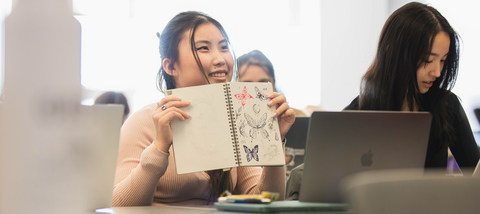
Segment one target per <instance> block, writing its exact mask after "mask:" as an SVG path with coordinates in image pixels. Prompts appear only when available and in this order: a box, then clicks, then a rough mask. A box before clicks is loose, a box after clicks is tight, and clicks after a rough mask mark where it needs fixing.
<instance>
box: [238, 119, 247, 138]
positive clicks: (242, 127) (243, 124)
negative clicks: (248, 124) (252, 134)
mask: <svg viewBox="0 0 480 214" xmlns="http://www.w3.org/2000/svg"><path fill="white" fill-rule="evenodd" d="M238 131H239V132H240V136H242V137H244V138H245V137H247V133H246V132H245V122H244V121H242V124H241V125H240V127H239V128H238Z"/></svg>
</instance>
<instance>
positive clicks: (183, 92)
mask: <svg viewBox="0 0 480 214" xmlns="http://www.w3.org/2000/svg"><path fill="white" fill-rule="evenodd" d="M271 92H273V88H272V84H271V83H257V82H255V83H248V82H230V83H217V84H209V85H202V86H193V87H186V88H178V89H173V90H168V91H167V92H166V94H167V95H173V96H177V97H180V98H181V99H182V100H185V101H190V102H191V103H190V105H189V106H188V107H185V108H182V110H184V111H185V112H186V113H188V114H189V115H190V116H191V118H189V119H186V120H184V121H180V120H172V122H171V127H172V134H173V155H174V158H175V164H176V170H177V174H185V173H192V172H199V171H208V170H215V169H225V168H231V167H238V166H278V165H284V164H285V157H284V152H283V147H282V142H281V139H280V132H279V128H278V120H277V118H272V117H271V115H272V113H273V112H274V111H275V109H276V108H275V106H272V107H269V106H268V102H269V101H270V98H268V94H270V93H271Z"/></svg>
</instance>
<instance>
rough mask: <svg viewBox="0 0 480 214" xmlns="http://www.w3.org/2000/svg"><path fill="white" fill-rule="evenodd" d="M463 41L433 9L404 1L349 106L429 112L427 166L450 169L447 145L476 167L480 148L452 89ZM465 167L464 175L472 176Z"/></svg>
mask: <svg viewBox="0 0 480 214" xmlns="http://www.w3.org/2000/svg"><path fill="white" fill-rule="evenodd" d="M459 45H460V42H459V36H458V35H457V33H456V32H455V31H454V30H453V28H452V27H451V26H450V24H449V23H448V21H447V20H446V19H445V18H444V17H443V16H442V15H441V14H440V13H439V12H438V11H437V10H436V9H435V8H433V7H431V6H428V5H425V4H421V3H417V2H412V3H408V4H406V5H404V6H403V7H401V8H399V9H398V10H396V11H395V12H394V13H393V14H392V15H391V16H390V17H389V18H388V20H387V21H386V23H385V25H384V27H383V30H382V32H381V35H380V40H379V44H378V50H377V54H376V56H375V58H374V60H373V63H372V64H371V65H370V68H369V69H368V70H367V72H366V74H365V75H364V76H363V79H362V83H361V90H360V96H359V97H357V98H356V99H355V100H354V101H353V102H352V103H351V104H350V105H349V106H347V107H346V108H345V109H346V110H389V111H428V112H430V113H431V114H432V126H431V131H430V138H429V145H428V150H427V157H426V161H425V168H439V167H440V168H446V166H447V154H448V149H450V150H451V152H452V154H453V156H454V157H455V160H456V161H457V163H458V165H459V166H460V167H461V168H463V169H467V168H469V167H472V168H474V167H475V166H476V164H477V162H478V160H479V158H480V154H479V150H478V147H477V144H476V142H475V139H474V137H473V134H472V130H471V128H470V125H469V123H468V120H467V117H466V115H465V112H464V110H463V108H462V105H461V104H460V101H459V99H458V98H457V96H456V95H455V94H453V93H452V92H451V91H450V90H451V89H452V88H453V86H454V84H455V81H456V78H457V73H458V63H459ZM406 158H408V157H406ZM467 171H469V170H464V175H465V174H467V175H468V174H471V172H467Z"/></svg>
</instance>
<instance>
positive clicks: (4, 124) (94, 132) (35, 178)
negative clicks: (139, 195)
mask: <svg viewBox="0 0 480 214" xmlns="http://www.w3.org/2000/svg"><path fill="white" fill-rule="evenodd" d="M36 107H37V106H34V107H32V109H40V110H38V111H46V110H49V109H48V108H46V110H45V109H42V108H36ZM74 107H75V108H74ZM16 108H19V109H18V110H17V109H16ZM16 108H12V107H8V106H3V105H0V117H2V121H0V134H1V135H0V149H1V150H0V160H1V162H0V172H1V173H0V175H1V176H0V180H1V181H2V182H1V183H0V189H1V191H0V213H2V214H3V213H73V214H77V213H78V214H81V213H82V214H83V213H94V212H95V210H96V209H97V208H104V207H110V206H111V201H112V191H113V184H114V176H115V168H116V162H117V154H118V144H119V137H120V126H121V124H122V116H123V106H121V105H94V106H79V104H77V105H72V109H71V111H72V112H74V114H73V113H72V114H65V113H63V112H60V111H57V112H54V113H56V114H53V113H52V115H53V116H52V115H46V116H45V115H42V120H38V117H35V115H34V116H32V115H33V114H32V113H31V112H28V111H25V110H24V109H22V107H16ZM24 108H27V107H24ZM21 110H22V111H21ZM24 112H27V113H24ZM65 112H67V111H66V110H65ZM58 115H60V116H58ZM47 116H48V117H47ZM55 116H56V117H55ZM17 118H21V119H17Z"/></svg>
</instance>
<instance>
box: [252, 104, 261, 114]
mask: <svg viewBox="0 0 480 214" xmlns="http://www.w3.org/2000/svg"><path fill="white" fill-rule="evenodd" d="M252 109H253V112H255V116H258V114H259V113H260V110H261V109H260V107H259V106H258V105H257V104H253V106H252Z"/></svg>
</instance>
